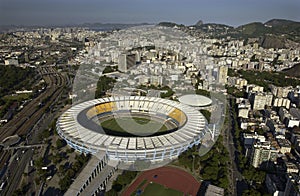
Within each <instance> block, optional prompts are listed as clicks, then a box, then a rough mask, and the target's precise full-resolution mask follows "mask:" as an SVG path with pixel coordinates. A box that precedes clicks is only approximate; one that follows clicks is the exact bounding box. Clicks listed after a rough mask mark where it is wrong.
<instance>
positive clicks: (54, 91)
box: [0, 66, 68, 195]
mask: <svg viewBox="0 0 300 196" xmlns="http://www.w3.org/2000/svg"><path fill="white" fill-rule="evenodd" d="M38 69H39V70H38V72H39V74H40V75H42V77H43V79H44V80H45V82H46V85H47V88H46V89H45V90H44V91H43V92H42V93H41V94H39V95H38V96H37V97H36V98H34V99H33V100H31V101H30V102H29V103H28V104H27V105H26V106H25V107H24V108H23V109H22V110H21V111H20V112H19V113H18V114H16V115H15V116H14V117H13V119H12V120H10V121H9V122H8V123H7V124H5V125H4V126H2V127H1V128H0V141H2V140H3V139H5V138H6V137H8V136H11V135H14V134H18V135H19V136H21V137H23V138H25V137H26V138H27V136H28V135H34V136H35V137H34V138H35V139H31V140H30V141H28V140H27V141H24V143H23V144H24V145H26V142H29V143H28V144H27V145H29V144H36V142H38V141H37V140H38V139H37V138H38V137H37V136H36V134H34V133H33V134H31V131H32V128H33V127H34V125H35V124H36V123H37V122H39V120H40V119H41V118H42V117H43V115H44V114H45V112H46V111H47V110H49V108H50V107H51V106H52V104H53V103H55V102H57V101H58V99H59V97H60V95H61V94H62V92H63V89H64V87H65V86H66V85H68V80H67V79H66V78H65V76H64V75H63V74H61V73H59V72H57V70H56V69H54V68H53V67H49V66H48V67H46V66H44V67H42V68H38ZM21 151H22V149H16V150H15V151H14V152H15V154H17V155H18V157H19V156H20V157H19V158H18V159H19V160H16V159H15V158H14V159H12V158H11V154H12V153H11V152H12V151H9V150H4V149H1V151H0V157H1V160H0V170H1V169H2V168H4V166H5V165H8V164H9V166H8V169H7V171H6V174H5V176H3V178H2V179H0V180H4V179H5V178H6V180H7V183H6V187H5V189H4V190H3V191H2V192H1V195H2V194H3V193H6V194H8V193H13V191H14V190H16V189H17V188H18V187H19V184H20V183H21V182H20V181H21V177H22V174H23V172H24V169H25V166H26V165H27V164H28V162H29V161H30V160H31V158H32V154H33V153H32V150H31V149H29V150H25V151H24V153H22V154H20V152H21ZM0 177H1V176H0Z"/></svg>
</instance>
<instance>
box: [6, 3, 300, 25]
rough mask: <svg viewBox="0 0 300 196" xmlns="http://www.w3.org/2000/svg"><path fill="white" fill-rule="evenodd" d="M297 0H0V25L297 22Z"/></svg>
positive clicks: (298, 8)
mask: <svg viewBox="0 0 300 196" xmlns="http://www.w3.org/2000/svg"><path fill="white" fill-rule="evenodd" d="M299 10H300V0H0V25H7V24H14V25H20V24H24V25H43V24H46V25H48V24H70V23H71V24H79V23H84V22H101V23H138V22H149V23H157V22H160V21H172V22H176V23H182V24H186V25H190V24H195V23H196V22H197V21H198V20H200V19H201V20H203V21H204V22H205V23H207V22H215V23H224V24H229V25H234V26H237V25H240V24H244V23H248V22H252V21H260V22H266V21H267V20H269V19H273V18H283V19H291V20H296V21H300V12H299Z"/></svg>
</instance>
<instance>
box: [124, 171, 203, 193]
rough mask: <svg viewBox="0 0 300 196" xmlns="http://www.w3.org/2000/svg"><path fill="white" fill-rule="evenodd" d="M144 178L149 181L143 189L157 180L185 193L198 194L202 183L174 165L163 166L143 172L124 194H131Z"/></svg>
mask: <svg viewBox="0 0 300 196" xmlns="http://www.w3.org/2000/svg"><path fill="white" fill-rule="evenodd" d="M154 175H157V177H156V178H154ZM144 179H146V180H147V183H146V184H145V185H143V186H142V188H141V189H142V190H144V189H145V187H146V186H147V184H148V183H150V182H155V183H158V184H161V185H164V186H166V187H168V188H171V189H175V190H178V191H181V192H183V193H184V195H197V192H198V190H199V188H200V183H199V182H198V181H197V180H196V179H195V178H194V177H193V176H192V175H190V174H189V173H187V172H185V171H183V170H181V169H177V168H174V167H161V168H157V169H153V170H149V171H145V172H143V173H141V174H140V175H139V176H138V177H137V179H136V180H135V181H134V182H133V183H132V184H131V185H130V186H129V187H128V188H127V189H126V190H125V191H124V192H123V193H122V195H123V196H130V194H132V193H133V192H134V191H136V189H137V187H138V186H139V185H140V184H141V182H143V180H144Z"/></svg>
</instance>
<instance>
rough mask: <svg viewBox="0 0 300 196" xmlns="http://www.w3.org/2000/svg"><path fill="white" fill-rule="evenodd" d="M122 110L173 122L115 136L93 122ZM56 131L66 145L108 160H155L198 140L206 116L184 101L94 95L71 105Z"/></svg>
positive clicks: (174, 154)
mask: <svg viewBox="0 0 300 196" xmlns="http://www.w3.org/2000/svg"><path fill="white" fill-rule="evenodd" d="M120 113H122V114H124V113H125V114H126V113H127V114H129V115H130V114H135V115H141V116H142V115H147V116H150V117H151V116H153V117H156V118H157V117H160V118H163V119H165V121H170V122H172V123H175V124H176V125H177V129H176V130H175V131H172V132H166V133H162V134H160V135H155V134H154V135H149V136H143V135H138V134H137V135H136V136H130V137H127V136H126V137H122V136H115V135H110V134H109V133H106V132H105V131H104V130H103V129H102V127H101V126H100V125H99V124H97V119H98V118H100V117H101V118H103V117H108V116H111V115H114V116H118V115H119V114H120ZM56 128H57V132H58V134H59V135H60V136H61V137H62V138H63V139H64V140H65V141H66V142H67V143H68V145H69V146H71V147H72V148H74V149H75V150H77V151H79V152H82V153H91V154H97V153H99V152H105V153H106V154H107V156H108V158H109V159H110V160H117V161H122V162H129V163H130V162H134V161H137V160H145V161H150V162H156V161H157V162H159V161H164V160H172V159H175V158H177V157H178V156H179V155H180V153H182V152H184V151H185V150H187V149H188V148H190V147H192V146H194V145H197V144H199V143H201V140H202V139H203V137H204V135H205V134H206V132H207V120H206V119H205V117H204V116H203V115H202V114H201V113H200V112H199V111H198V110H196V109H195V108H193V107H190V106H187V105H185V104H182V103H179V102H176V101H171V100H166V99H161V98H156V97H143V96H122V97H108V98H100V99H94V100H91V101H87V102H83V103H80V104H78V105H75V106H73V107H72V108H70V109H69V110H67V111H66V112H65V113H63V114H62V115H61V116H60V117H59V119H58V120H57V124H56Z"/></svg>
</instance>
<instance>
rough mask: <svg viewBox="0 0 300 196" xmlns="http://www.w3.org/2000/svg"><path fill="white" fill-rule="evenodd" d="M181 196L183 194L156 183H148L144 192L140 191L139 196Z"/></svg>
mask: <svg viewBox="0 0 300 196" xmlns="http://www.w3.org/2000/svg"><path fill="white" fill-rule="evenodd" d="M153 195H155V196H183V195H184V194H183V193H182V192H180V191H177V190H174V189H170V188H166V187H164V186H163V185H160V184H156V183H149V184H148V185H147V186H146V188H145V190H144V191H142V193H141V196H153Z"/></svg>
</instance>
